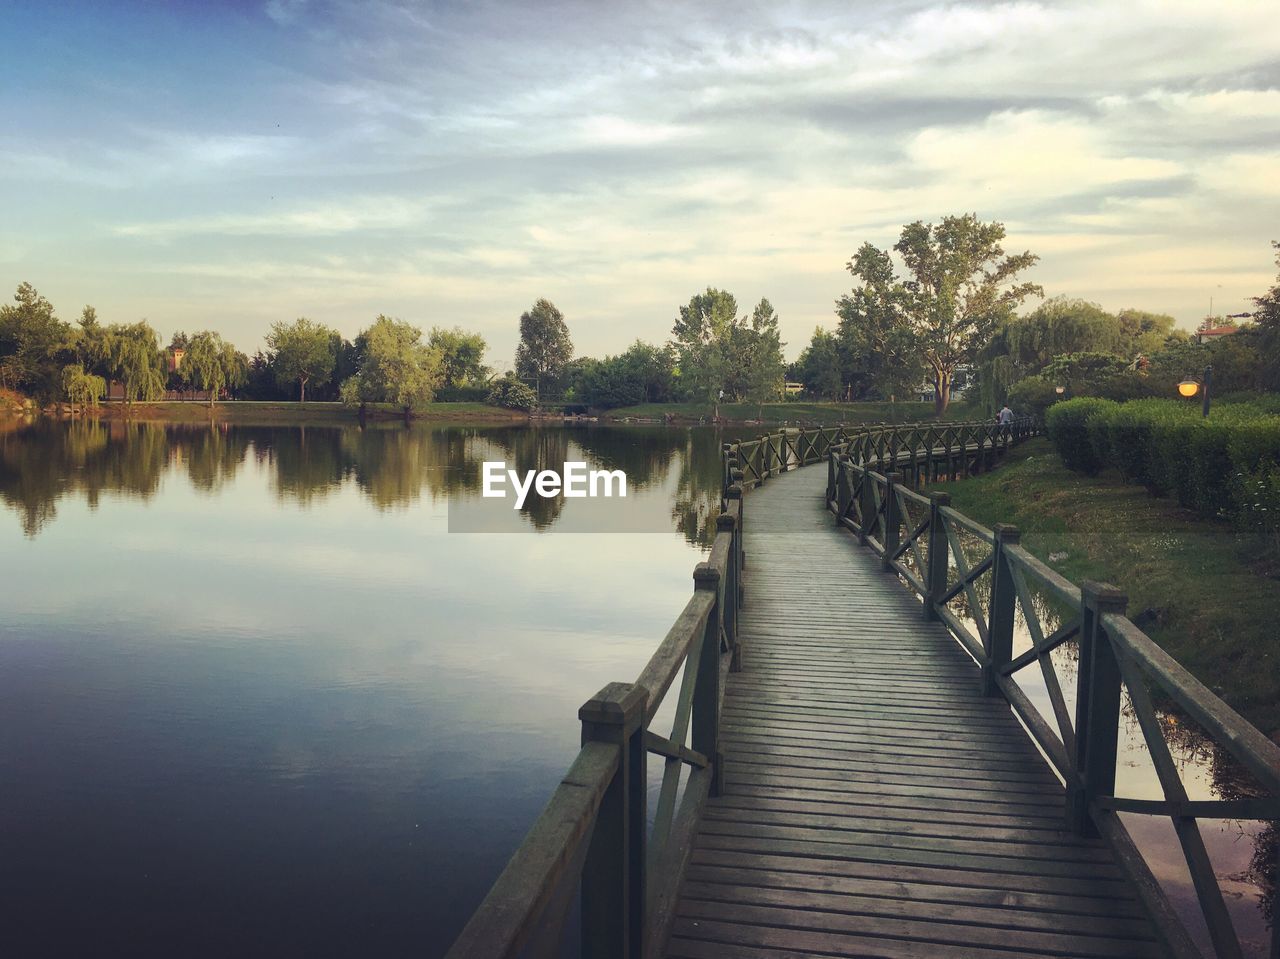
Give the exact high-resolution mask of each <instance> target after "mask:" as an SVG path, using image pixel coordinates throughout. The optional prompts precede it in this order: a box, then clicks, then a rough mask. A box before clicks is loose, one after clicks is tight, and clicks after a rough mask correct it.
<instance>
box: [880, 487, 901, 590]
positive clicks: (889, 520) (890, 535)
mask: <svg viewBox="0 0 1280 959" xmlns="http://www.w3.org/2000/svg"><path fill="white" fill-rule="evenodd" d="M885 479H886V480H887V481H888V482H886V483H885V491H884V495H885V496H886V497H888V499H886V500H885V504H884V553H883V554H882V555H881V557H880V564H881V566H882V567H883V568H884V569H886V570H889V569H893V554H894V553H895V552H897V549H898V544H899V543H900V542H901V541H902V540H901V536H900V533H899V529H898V527H900V526H901V525H902V511H901V509H900V508H899V505H900V504H899V503H898V484H899V483H901V482H902V474H901V473H886V474H885Z"/></svg>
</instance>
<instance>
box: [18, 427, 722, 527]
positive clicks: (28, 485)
mask: <svg viewBox="0 0 1280 959" xmlns="http://www.w3.org/2000/svg"><path fill="white" fill-rule="evenodd" d="M719 439H720V438H719V436H718V434H716V433H715V432H713V431H711V430H707V429H699V430H693V429H665V428H644V427H628V428H616V427H614V428H611V427H597V428H574V429H568V428H561V427H523V426H522V427H509V426H502V427H485V426H451V425H414V426H411V427H405V426H403V425H399V424H376V425H370V426H367V427H364V428H360V427H356V426H350V427H342V426H298V427H287V426H242V425H230V424H226V423H212V424H209V425H191V424H182V425H174V424H157V423H133V422H127V421H121V420H110V421H95V420H89V419H85V420H76V421H71V422H65V421H58V420H47V419H46V420H37V421H36V422H34V423H30V424H27V425H24V426H21V427H19V428H17V429H11V430H9V431H7V432H4V433H0V501H2V502H3V503H4V504H5V505H6V506H8V508H9V509H11V510H12V511H13V512H15V513H16V514H17V515H18V516H19V518H20V522H21V524H22V528H23V532H24V533H25V534H26V535H27V536H30V537H34V536H36V535H37V534H38V533H39V532H40V530H41V529H42V528H43V527H44V526H46V525H47V524H48V523H50V522H52V521H53V520H54V519H55V518H56V516H57V503H58V501H59V500H60V499H62V498H63V497H66V496H76V495H81V494H83V496H84V497H85V500H86V502H87V503H88V504H89V506H90V507H91V508H96V507H97V505H98V500H99V496H100V495H101V494H102V493H103V492H110V493H115V494H121V495H126V496H136V497H140V498H143V499H147V498H148V497H150V496H151V495H152V494H153V493H154V492H155V490H156V489H157V487H158V485H159V483H160V480H161V478H162V477H163V476H164V475H165V474H166V473H169V472H174V473H185V475H186V476H187V478H188V479H189V481H190V483H191V485H192V487H193V488H194V489H196V490H198V491H201V492H206V493H214V492H216V491H218V490H219V489H221V488H222V487H223V486H224V485H226V484H227V483H229V482H231V481H232V480H234V479H235V477H236V475H237V474H238V472H239V471H240V469H241V468H242V467H243V466H244V464H245V463H246V462H250V461H252V462H253V463H255V464H257V465H258V466H259V467H260V468H263V469H265V470H266V471H267V472H268V473H269V474H270V476H271V481H272V485H273V488H274V490H275V492H276V494H277V495H278V496H279V497H280V498H281V499H282V500H287V501H291V502H294V503H297V504H300V505H302V506H306V505H308V504H310V503H312V502H314V501H316V500H318V499H321V498H324V497H327V496H329V495H331V494H333V493H335V492H336V491H338V490H339V489H341V488H342V487H343V486H344V485H345V484H347V483H352V484H354V485H355V486H356V487H357V488H358V489H359V490H360V491H361V492H362V493H363V494H364V495H365V497H366V498H367V499H368V501H369V502H370V503H372V504H373V505H374V506H375V507H376V508H378V509H388V508H393V507H404V506H408V505H410V504H412V503H415V502H417V501H419V500H420V499H422V498H423V497H424V496H426V497H429V498H430V499H431V500H437V499H441V498H448V497H449V496H450V495H451V494H457V493H468V494H474V493H478V492H479V491H480V488H481V482H482V464H483V462H484V461H485V460H503V461H505V462H506V463H507V465H508V466H509V467H510V468H512V469H515V470H517V471H519V472H520V473H524V472H525V471H527V470H542V469H555V470H559V469H561V467H562V465H563V464H564V463H565V462H567V461H579V460H580V461H584V462H586V463H588V465H589V466H590V468H592V469H610V470H613V469H621V470H623V471H624V472H625V473H626V474H627V480H628V483H629V485H630V487H631V488H632V489H635V490H644V489H658V488H661V487H663V485H664V484H671V485H672V487H673V493H672V505H671V519H672V523H673V527H674V529H675V530H676V531H677V532H679V533H681V534H682V535H683V536H684V537H685V538H686V539H687V540H688V541H689V542H690V543H693V544H696V545H702V546H709V545H710V542H711V539H712V538H713V537H714V535H715V529H714V522H713V520H712V517H713V516H714V515H715V510H716V505H717V503H718V501H719V497H720V465H719ZM673 480H674V482H672V481H673ZM563 509H564V499H563V497H562V496H557V497H549V498H544V497H539V496H530V497H529V498H528V499H527V500H526V502H525V503H524V505H523V506H522V507H521V511H520V512H521V514H522V515H523V516H524V517H525V519H527V521H528V522H529V524H530V525H531V526H532V527H533V528H534V529H537V530H549V529H551V528H552V527H553V526H554V525H555V523H556V521H557V520H558V519H559V518H560V516H561V514H562V511H563Z"/></svg>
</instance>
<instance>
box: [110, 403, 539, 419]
mask: <svg viewBox="0 0 1280 959" xmlns="http://www.w3.org/2000/svg"><path fill="white" fill-rule="evenodd" d="M368 412H369V414H370V418H372V419H400V418H401V416H402V415H403V414H402V413H401V411H400V408H399V407H393V406H391V405H389V404H384V403H371V404H369V407H368ZM96 415H98V416H105V417H110V418H126V417H127V418H130V419H135V420H150V421H163V422H174V423H194V422H208V421H209V419H210V418H211V417H212V418H213V419H217V420H223V421H227V422H233V423H284V424H289V423H300V422H306V423H350V422H352V421H354V420H355V419H356V410H355V408H354V407H350V406H344V405H343V404H342V403H325V402H308V403H295V402H292V401H280V402H276V401H252V400H235V401H230V402H227V401H224V402H221V403H215V404H214V405H213V407H212V408H211V407H210V406H209V405H208V404H207V403H197V402H190V403H187V402H180V401H166V402H162V403H134V404H133V406H132V407H129V406H126V405H125V404H123V403H106V404H103V405H102V406H100V407H98V411H97V414H96ZM413 418H414V419H415V420H490V421H501V422H506V421H509V420H524V419H525V416H524V414H523V413H514V412H512V411H511V410H504V409H499V408H497V407H495V406H488V405H486V404H484V403H429V404H427V405H426V406H424V407H422V408H420V409H417V410H414V412H413Z"/></svg>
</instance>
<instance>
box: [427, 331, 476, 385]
mask: <svg viewBox="0 0 1280 959" xmlns="http://www.w3.org/2000/svg"><path fill="white" fill-rule="evenodd" d="M427 345H428V346H429V347H431V348H432V349H433V350H437V351H439V353H440V363H441V376H442V377H443V385H444V386H449V387H458V386H477V385H479V384H482V383H484V382H485V380H486V379H488V377H489V368H488V367H487V366H485V365H484V354H485V351H486V350H488V348H489V344H487V343H486V342H485V341H484V337H483V336H481V335H480V334H479V333H468V332H466V331H465V330H463V329H461V328H459V327H456V326H455V327H454V328H453V329H451V330H446V329H444V328H442V327H439V326H435V327H432V328H431V335H430V336H429V337H428V338H427Z"/></svg>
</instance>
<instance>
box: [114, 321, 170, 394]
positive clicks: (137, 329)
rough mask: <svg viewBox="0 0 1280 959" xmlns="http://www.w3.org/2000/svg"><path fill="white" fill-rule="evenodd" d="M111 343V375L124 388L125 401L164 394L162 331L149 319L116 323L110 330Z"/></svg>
mask: <svg viewBox="0 0 1280 959" xmlns="http://www.w3.org/2000/svg"><path fill="white" fill-rule="evenodd" d="M107 333H108V338H109V340H110V343H111V356H110V358H109V359H108V366H109V369H110V371H111V378H112V379H113V380H116V381H118V382H119V383H120V385H121V386H122V387H123V388H124V400H125V402H126V403H133V402H135V401H138V400H156V399H159V398H160V397H162V396H163V395H164V384H165V373H164V360H163V358H162V356H161V354H160V334H158V333H157V332H156V331H155V330H153V329H152V328H151V325H150V324H149V323H147V321H146V320H139V321H138V322H137V323H129V324H120V323H116V324H113V325H112V326H110V327H109V328H108V330H107Z"/></svg>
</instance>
